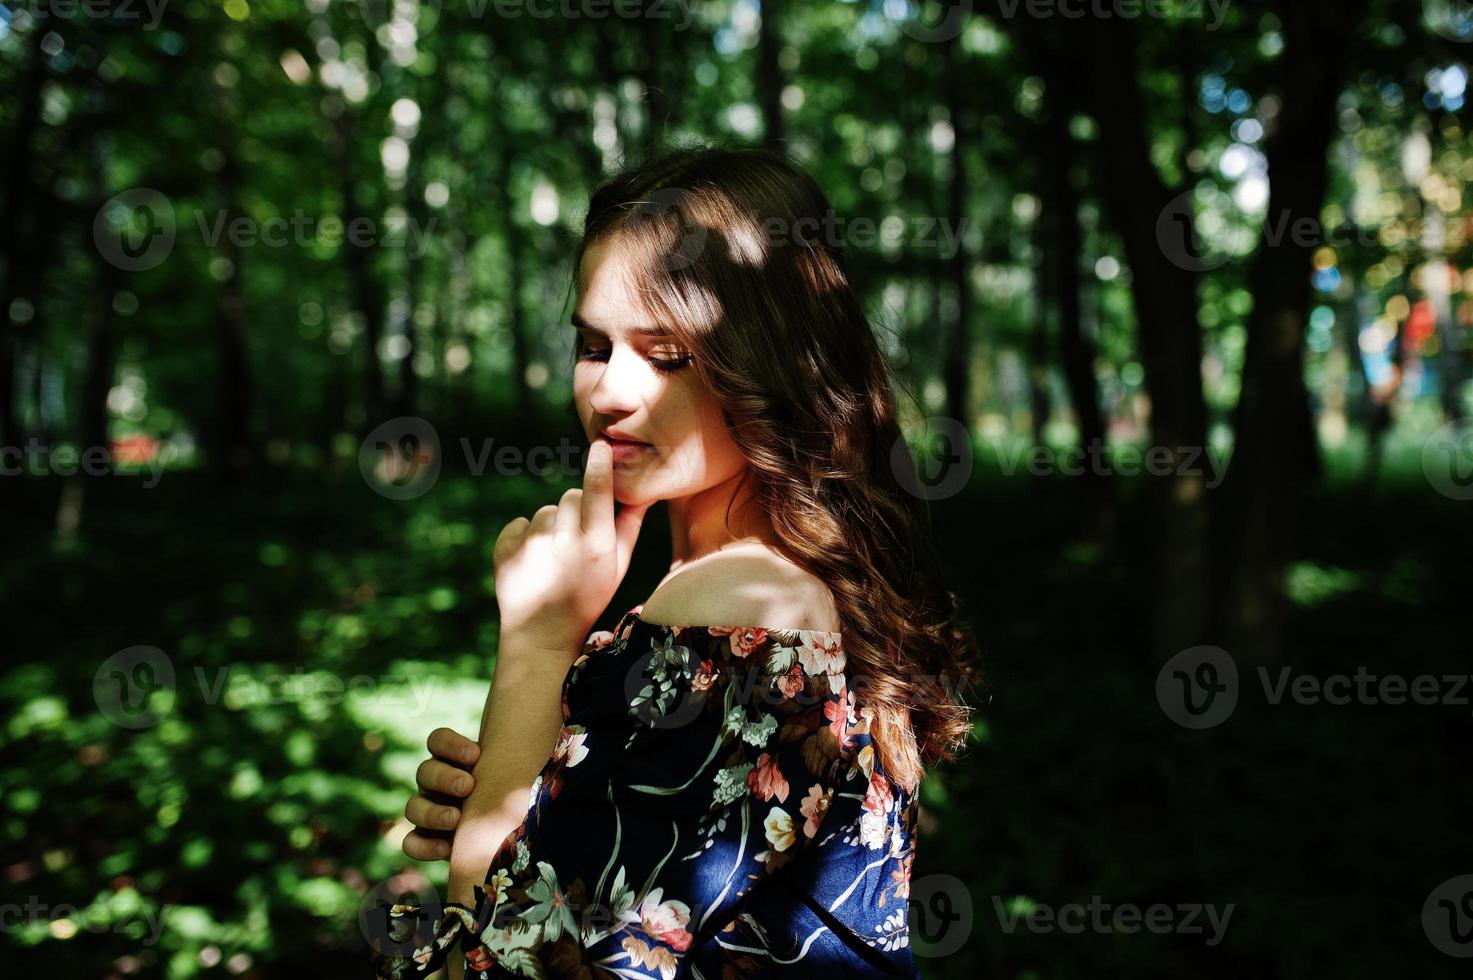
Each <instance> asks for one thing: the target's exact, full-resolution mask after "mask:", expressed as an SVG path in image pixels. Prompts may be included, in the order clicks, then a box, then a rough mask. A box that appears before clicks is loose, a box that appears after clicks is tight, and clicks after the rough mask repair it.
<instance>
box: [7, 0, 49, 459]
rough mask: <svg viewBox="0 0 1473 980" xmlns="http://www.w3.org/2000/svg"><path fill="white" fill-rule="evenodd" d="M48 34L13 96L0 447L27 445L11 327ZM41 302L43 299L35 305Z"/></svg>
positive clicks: (36, 34)
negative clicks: (25, 443)
mask: <svg viewBox="0 0 1473 980" xmlns="http://www.w3.org/2000/svg"><path fill="white" fill-rule="evenodd" d="M46 33H47V32H46V31H45V30H42V29H41V28H39V27H32V28H31V39H30V40H31V43H30V47H29V50H28V51H27V53H26V59H27V60H26V68H25V70H24V72H22V73H21V79H20V84H19V85H18V86H17V89H16V91H15V92H14V94H13V96H12V97H13V98H14V99H15V122H14V124H13V127H12V129H11V134H10V145H9V146H8V147H6V151H5V174H6V175H7V179H6V181H5V183H6V184H7V187H6V189H5V196H4V198H0V242H3V248H4V249H5V279H4V281H3V282H0V445H10V446H19V445H20V444H21V443H23V442H24V441H25V437H24V435H23V434H22V433H21V431H20V403H19V392H18V390H17V384H16V382H17V378H16V373H15V372H16V353H17V349H18V343H17V340H16V336H15V328H14V326H13V325H12V324H11V322H10V307H11V304H12V303H13V302H14V301H15V298H16V297H17V296H18V295H20V292H19V290H20V289H21V288H22V285H21V283H20V281H19V280H20V272H21V266H22V265H23V264H24V263H23V262H22V256H23V255H24V254H25V251H26V250H27V249H29V248H30V242H31V237H30V235H29V234H23V233H22V231H23V229H25V230H27V231H30V230H41V231H45V230H46V229H45V228H44V226H43V227H42V228H39V229H37V228H35V226H34V225H32V227H31V228H29V229H27V228H26V222H25V220H24V208H25V206H26V204H27V203H28V202H30V201H31V200H32V199H33V198H32V189H31V187H32V185H31V162H32V160H33V158H34V156H35V145H34V144H35V138H36V131H37V129H36V128H37V124H38V123H39V122H40V119H41V89H42V87H43V85H44V83H45V81H46V62H47V61H48V60H49V59H48V58H47V56H46V54H45V52H43V51H42V50H41V40H42V38H44V37H45V36H46ZM36 302H37V303H38V304H39V302H40V300H39V297H38V298H37V301H36Z"/></svg>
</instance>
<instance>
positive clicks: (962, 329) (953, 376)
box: [942, 38, 972, 432]
mask: <svg viewBox="0 0 1473 980" xmlns="http://www.w3.org/2000/svg"><path fill="white" fill-rule="evenodd" d="M944 50H945V52H946V54H945V78H946V92H947V111H948V114H949V115H950V117H951V127H952V134H953V136H952V144H951V178H950V182H949V186H948V196H947V203H946V219H947V221H949V222H950V223H951V231H952V233H955V232H956V231H957V230H958V229H960V228H961V227H962V217H963V215H965V214H966V208H967V167H966V145H967V140H966V132H967V127H966V125H965V119H964V117H963V113H964V111H965V108H964V100H963V95H962V65H961V60H962V52H961V44H960V42H959V41H958V40H957V39H956V38H952V39H950V40H948V41H946V42H944ZM949 263H950V264H949V271H950V274H951V286H952V289H953V291H954V292H955V294H956V316H955V319H953V320H952V322H951V323H950V324H949V327H950V329H949V331H948V333H947V339H946V355H945V361H944V365H943V368H942V370H943V373H944V378H945V385H946V412H947V414H948V415H949V416H950V417H951V418H953V419H955V420H956V421H957V422H959V423H961V425H962V427H963V428H964V429H965V430H966V431H968V432H971V431H972V377H971V366H972V338H971V335H970V333H969V327H970V325H971V312H972V283H971V276H970V272H971V269H970V262H969V261H968V256H967V250H966V247H965V245H964V244H962V243H961V242H960V241H958V245H957V250H956V254H955V255H953V256H952V257H951V259H950V260H949Z"/></svg>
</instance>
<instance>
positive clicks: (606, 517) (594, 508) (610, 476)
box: [582, 439, 614, 540]
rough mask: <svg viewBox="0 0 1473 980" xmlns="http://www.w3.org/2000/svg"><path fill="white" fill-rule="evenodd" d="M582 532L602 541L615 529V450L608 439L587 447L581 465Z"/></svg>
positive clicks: (596, 441)
mask: <svg viewBox="0 0 1473 980" xmlns="http://www.w3.org/2000/svg"><path fill="white" fill-rule="evenodd" d="M582 518H583V533H584V534H586V535H588V536H589V537H592V538H595V539H600V538H603V539H604V540H606V539H607V535H608V534H610V533H611V532H612V531H613V529H614V450H613V448H612V447H611V446H610V445H609V441H608V440H607V439H595V440H593V444H592V445H590V446H589V447H588V464H587V465H586V466H584V468H583V512H582Z"/></svg>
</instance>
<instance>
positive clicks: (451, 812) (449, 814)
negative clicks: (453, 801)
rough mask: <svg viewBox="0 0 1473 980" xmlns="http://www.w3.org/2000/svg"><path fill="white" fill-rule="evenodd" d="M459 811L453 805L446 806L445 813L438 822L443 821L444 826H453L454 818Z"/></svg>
mask: <svg viewBox="0 0 1473 980" xmlns="http://www.w3.org/2000/svg"><path fill="white" fill-rule="evenodd" d="M459 812H460V811H459V810H456V809H455V808H454V807H448V806H447V807H446V808H445V815H444V816H443V817H441V818H440V822H441V823H443V824H444V825H445V826H446V827H454V826H455V818H456V816H457V815H458V814H459Z"/></svg>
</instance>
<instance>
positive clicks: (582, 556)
mask: <svg viewBox="0 0 1473 980" xmlns="http://www.w3.org/2000/svg"><path fill="white" fill-rule="evenodd" d="M649 506H650V505H649V504H648V503H644V504H636V505H632V506H630V505H626V506H625V507H623V508H622V509H621V510H620V511H619V513H618V516H617V517H616V516H615V514H614V466H613V451H612V450H611V449H610V448H609V444H608V441H607V440H605V439H595V440H594V441H593V445H592V446H590V447H589V449H588V465H587V467H586V468H585V469H584V472H583V486H582V487H581V488H579V487H574V488H572V489H570V490H568V491H567V492H566V493H564V494H563V496H562V499H561V500H560V501H558V503H556V504H548V505H546V506H545V507H542V508H541V509H539V510H538V511H537V513H535V514H534V515H532V519H531V520H530V521H529V520H528V519H527V518H525V517H518V518H516V519H515V520H513V521H511V522H510V523H508V524H507V525H506V527H504V528H502V530H501V534H500V535H498V536H497V538H496V544H495V546H494V548H493V549H492V563H493V564H494V566H495V570H496V603H497V605H498V607H499V608H500V611H501V630H502V640H503V643H502V646H503V647H506V646H507V643H506V642H505V640H506V637H507V635H508V634H515V635H516V636H517V638H518V644H517V645H518V646H520V647H523V648H526V649H533V650H541V651H549V652H554V651H556V652H561V653H566V654H567V656H568V659H569V660H571V659H572V658H573V657H574V656H575V655H576V654H577V651H578V650H579V648H580V647H581V646H582V645H583V639H584V637H586V636H587V635H588V631H589V630H590V629H591V628H592V626H593V623H594V621H595V620H596V619H598V616H599V614H600V613H602V612H603V611H604V609H605V608H606V607H607V606H608V604H609V602H610V600H612V599H613V598H614V591H615V590H616V589H617V588H618V587H619V583H620V582H621V581H622V580H623V578H624V573H625V571H627V570H628V568H629V557H630V555H631V554H632V553H633V551H634V542H635V540H636V539H637V538H638V537H639V529H640V525H641V524H642V523H643V522H644V515H645V511H647V510H648V509H649Z"/></svg>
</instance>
